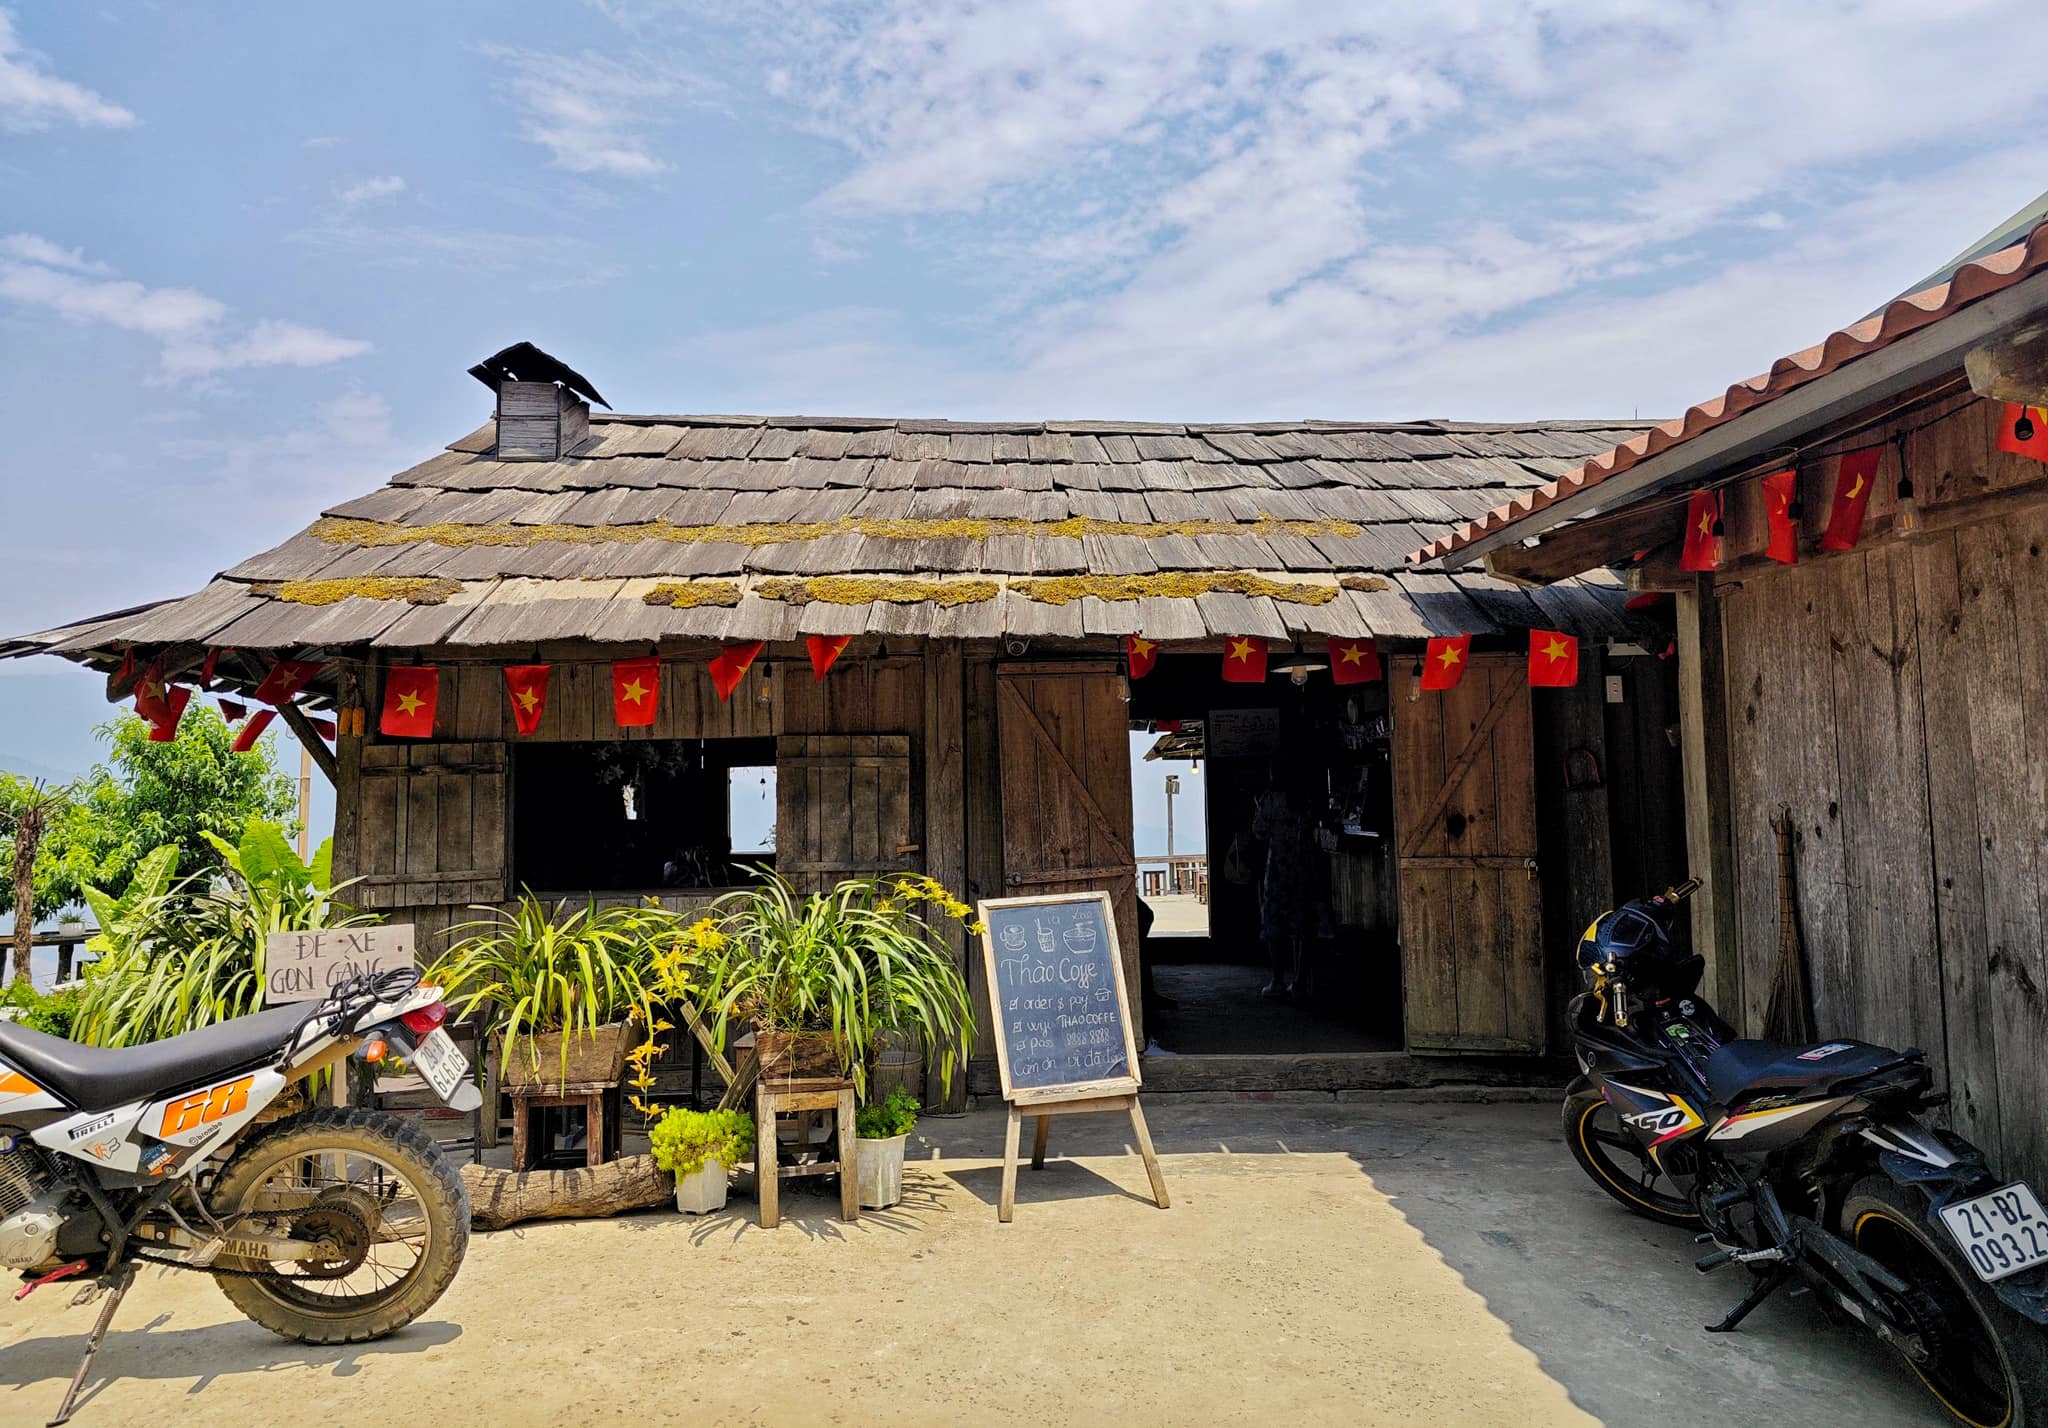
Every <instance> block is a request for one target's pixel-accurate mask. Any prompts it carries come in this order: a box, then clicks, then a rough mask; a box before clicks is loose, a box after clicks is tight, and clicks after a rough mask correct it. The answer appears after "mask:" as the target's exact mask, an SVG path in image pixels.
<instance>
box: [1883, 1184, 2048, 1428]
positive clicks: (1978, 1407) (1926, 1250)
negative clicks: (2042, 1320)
mask: <svg viewBox="0 0 2048 1428" xmlns="http://www.w3.org/2000/svg"><path fill="white" fill-rule="evenodd" d="M1925 1216H1926V1211H1925V1209H1924V1207H1923V1206H1922V1205H1921V1203H1920V1200H1919V1197H1918V1195H1916V1194H1912V1193H1910V1192H1908V1191H1906V1190H1902V1189H1901V1188H1900V1187H1899V1186H1897V1185H1896V1184H1894V1183H1893V1182H1892V1181H1891V1180H1890V1179H1889V1178H1888V1177H1886V1176H1883V1175H1870V1176H1866V1177H1864V1178H1863V1179H1862V1180H1859V1181H1857V1182H1856V1184H1855V1185H1854V1186H1853V1187H1852V1188H1851V1189H1850V1191H1849V1194H1848V1197H1847V1198H1846V1199H1845V1200H1844V1201H1843V1202H1842V1234H1843V1235H1844V1236H1845V1237H1846V1238H1847V1239H1848V1240H1849V1242H1850V1243H1851V1244H1853V1245H1855V1246H1856V1248H1857V1249H1859V1250H1861V1251H1863V1253H1865V1254H1867V1255H1869V1256H1870V1257H1871V1258H1872V1259H1874V1260H1876V1261H1877V1262H1878V1263H1879V1264H1881V1265H1883V1266H1884V1267H1885V1268H1886V1269H1888V1270H1890V1271H1891V1272H1892V1273H1893V1274H1896V1275H1897V1276H1898V1277H1899V1278H1901V1279H1903V1280H1905V1281H1906V1282H1907V1283H1908V1284H1911V1285H1912V1286H1913V1287H1914V1288H1915V1289H1917V1290H1919V1291H1921V1293H1923V1294H1925V1295H1926V1296H1927V1298H1928V1299H1929V1300H1931V1301H1932V1303H1933V1304H1934V1305H1935V1307H1936V1308H1937V1309H1938V1310H1939V1317H1938V1319H1937V1320H1936V1322H1935V1325H1934V1329H1935V1332H1934V1336H1933V1337H1934V1339H1935V1342H1934V1344H1933V1345H1932V1352H1931V1354H1930V1357H1929V1361H1928V1362H1927V1363H1924V1364H1916V1363H1914V1362H1913V1361H1912V1360H1911V1359H1908V1360H1907V1365H1908V1366H1909V1367H1910V1368H1911V1369H1912V1370H1913V1372H1914V1373H1916V1374H1918V1375H1919V1376H1920V1381H1921V1382H1922V1383H1924V1384H1926V1385H1927V1390H1928V1392H1930V1393H1932V1394H1933V1395H1934V1396H1935V1398H1936V1399H1938V1400H1939V1401H1940V1403H1941V1406H1942V1407H1943V1408H1946V1409H1947V1410H1948V1411H1949V1413H1950V1414H1951V1415H1952V1416H1953V1417H1954V1418H1955V1420H1956V1421H1957V1422H1958V1423H1967V1424H1969V1425H1971V1428H2048V1342H2044V1341H2043V1337H2042V1332H2041V1328H2040V1326H2039V1325H2037V1324H2034V1323H2031V1322H2030V1321H2028V1320H2026V1319H2023V1318H2021V1317H2020V1316H2019V1315H2018V1314H2016V1313H2014V1312H2013V1311H2012V1310H2011V1309H2009V1308H2007V1307H2006V1305H2005V1302H2004V1301H2003V1300H2001V1299H2000V1298H1999V1297H1998V1295H1997V1294H1996V1292H1994V1291H1993V1290H1992V1289H1991V1287H1990V1286H1989V1285H1987V1284H1985V1283H1984V1282H1983V1281H1982V1280H1980V1279H1978V1278H1977V1276H1976V1274H1975V1272H1974V1271H1972V1270H1971V1269H1970V1267H1969V1265H1968V1263H1967V1262H1966V1261H1965V1260H1964V1259H1963V1258H1962V1252H1961V1251H1960V1250H1958V1249H1957V1248H1956V1247H1955V1245H1954V1244H1953V1243H1951V1242H1949V1241H1948V1238H1947V1236H1946V1235H1945V1234H1943V1233H1942V1232H1941V1231H1940V1230H1938V1229H1937V1228H1935V1227H1934V1226H1931V1225H1929V1224H1928V1223H1927V1220H1926V1218H1925Z"/></svg>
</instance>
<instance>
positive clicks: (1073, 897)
mask: <svg viewBox="0 0 2048 1428" xmlns="http://www.w3.org/2000/svg"><path fill="white" fill-rule="evenodd" d="M1068 903H1094V904H1096V905H1098V906H1099V907H1100V908H1101V910H1102V927H1103V932H1104V934H1105V935H1106V936H1107V938H1108V947H1107V951H1108V958H1107V960H1108V964H1109V967H1110V977H1109V984H1110V986H1112V987H1113V988H1114V989H1115V992H1116V1007H1117V1012H1118V1019H1119V1021H1120V1022H1121V1024H1122V1026H1123V1046H1124V1060H1123V1064H1124V1066H1125V1067H1127V1068H1128V1072H1127V1074H1124V1075H1120V1076H1114V1077H1106V1078H1104V1079H1102V1080H1099V1081H1076V1082H1071V1083H1068V1084H1064V1085H1058V1086H1016V1085H1013V1084H1012V1083H1011V1078H1010V1048H1009V1044H1008V1042H1007V1040H1006V1039H1005V1037H1004V1034H1003V1005H1002V995H1003V994H1002V990H1001V988H1002V985H1003V980H1002V978H1001V977H1000V976H999V975H998V971H997V963H996V948H995V940H994V934H993V932H992V930H991V928H992V926H993V919H991V917H990V916H989V913H990V909H1002V908H1022V907H1033V908H1039V907H1057V906H1060V905H1061V904H1068ZM979 912H980V917H981V923H982V928H983V931H982V934H981V950H982V956H983V957H984V958H985V959H986V962H987V968H988V989H989V998H990V1001H991V1006H990V1011H991V1013H992V1014H993V1022H994V1026H995V1029H996V1034H995V1042H996V1067H997V1070H998V1071H999V1072H1000V1074H1001V1077H1002V1086H1003V1099H1004V1100H1005V1101H1007V1102H1008V1103H1009V1113H1010V1114H1009V1124H1008V1126H1007V1127H1006V1129H1005V1131H1004V1135H1003V1192H1002V1198H1001V1199H1000V1200H998V1201H997V1202H996V1219H997V1220H998V1221H1000V1222H1001V1223H1003V1224H1008V1223H1009V1222H1010V1220H1011V1219H1012V1217H1013V1216H1014V1215H1015V1214H1016V1210H1017V1148H1018V1142H1019V1140H1020V1138H1021V1135H1022V1131H1023V1126H1024V1118H1025V1117H1026V1116H1031V1117H1034V1118H1035V1119H1036V1120H1037V1122H1038V1125H1037V1127H1036V1129H1035V1130H1034V1132H1033V1134H1032V1137H1031V1168H1032V1169H1033V1170H1043V1169H1044V1168H1045V1143H1046V1140H1047V1138H1048V1136H1049V1134H1050V1133H1051V1130H1052V1118H1053V1117H1054V1116H1076V1115H1087V1114H1090V1113H1093V1112H1107V1111H1128V1112H1129V1113H1130V1117H1131V1134H1132V1136H1133V1137H1134V1138H1135V1139H1136V1140H1137V1142H1138V1154H1139V1155H1141V1156H1142V1157H1143V1158H1144V1161H1145V1174H1146V1176H1147V1177H1148V1178H1149V1179H1150V1180H1151V1182H1152V1203H1153V1204H1155V1205H1157V1206H1158V1207H1159V1208H1160V1209H1162V1210H1164V1209H1168V1208H1169V1207H1170V1204H1171V1202H1170V1201H1169V1200H1168V1198H1167V1194H1166V1177H1165V1176H1164V1175H1163V1174H1161V1173H1160V1170H1159V1157H1158V1156H1157V1155H1156V1154H1154V1153H1153V1150H1152V1133H1151V1131H1150V1130H1149V1129H1148V1128H1147V1127H1146V1125H1145V1113H1144V1111H1142V1110H1141V1109H1139V1107H1138V1048H1137V1046H1136V1044H1135V1042H1134V1040H1133V1038H1132V1036H1131V1003H1130V997H1129V994H1128V993H1127V992H1126V990H1125V988H1124V970H1123V955H1122V951H1121V949H1120V947H1119V946H1118V943H1117V936H1116V914H1115V909H1114V908H1113V907H1112V905H1111V903H1110V898H1109V894H1108V893H1105V892H1085V893H1061V894H1056V895H1052V896H1047V897H1012V898H989V899H985V900H984V901H983V902H982V903H981V904H980V908H979Z"/></svg>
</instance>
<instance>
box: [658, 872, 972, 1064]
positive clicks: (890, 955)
mask: <svg viewBox="0 0 2048 1428" xmlns="http://www.w3.org/2000/svg"><path fill="white" fill-rule="evenodd" d="M972 917H973V909H971V908H969V907H968V906H967V905H966V904H964V903H962V902H960V901H958V900H957V899H955V898H954V897H952V896H951V895H950V894H948V893H947V892H946V890H945V889H944V888H943V887H941V886H940V885H939V884H938V883H936V882H934V881H933V880H931V879H930V878H924V877H918V876H916V875H912V874H892V875H886V876H883V877H867V878H852V879H849V880H847V881H845V882H842V883H840V884H839V885H838V886H836V887H834V888H832V889H831V890H830V891H829V892H822V893H809V894H805V893H799V892H798V891H797V890H796V889H795V888H793V887H792V886H790V884H789V882H788V881H787V880H785V879H784V878H782V877H780V876H778V875H777V874H775V873H774V872H772V871H769V870H767V869H763V870H762V878H761V881H760V882H759V883H758V884H756V885H755V886H753V887H751V888H746V889H743V890H741V891H739V892H734V893H727V894H726V895H725V896H724V897H721V898H719V899H718V900H717V901H716V902H714V903H713V904H712V905H711V913H710V916H709V919H708V920H707V921H706V922H703V923H699V924H698V925H697V926H696V927H694V928H692V930H691V931H692V936H691V939H690V940H691V943H692V955H691V957H690V971H691V975H692V977H693V986H692V993H693V995H694V996H695V998H696V999H697V1002H698V1005H699V1006H701V1007H702V1008H703V1009H704V1011H705V1013H706V1014H707V1015H708V1016H709V1017H710V1018H711V1019H712V1028H713V1038H714V1040H715V1041H716V1042H717V1043H718V1044H720V1045H723V1044H724V1042H725V1038H726V1033H727V1030H728V1028H729V1026H730V1025H731V1023H732V1022H733V1021H734V1020H739V1021H743V1022H746V1023H749V1024H751V1025H752V1027H753V1029H754V1051H755V1055H756V1057H757V1058H758V1060H759V1062H760V1074H761V1078H762V1079H763V1080H764V1081H768V1082H789V1081H801V1080H806V1079H813V1078H836V1077H847V1078H850V1079H851V1080H852V1081H853V1083H854V1085H855V1088H856V1089H858V1090H861V1091H865V1089H866V1085H867V1068H868V1065H869V1062H870V1059H871V1056H872V1053H873V1049H874V1045H875V1040H876V1037H877V1035H878V1034H879V1033H881V1032H883V1031H887V1030H893V1031H902V1032H916V1033H917V1034H918V1035H919V1036H920V1037H921V1038H922V1040H923V1043H924V1045H926V1046H928V1047H932V1048H935V1050H936V1052H937V1054H938V1055H939V1057H940V1065H939V1074H940V1078H941V1080H942V1082H946V1083H950V1080H951V1077H952V1072H953V1063H954V1060H955V1058H956V1057H957V1056H959V1055H961V1054H963V1053H964V1052H965V1050H966V1047H967V1041H968V1038H969V1037H970V1036H971V1035H972V1034H973V1029H974V1010H973V1004H972V1002H971V1000H970V998H969V996H968V991H967V981H966V978H965V977H963V976H962V975H961V972H960V968H959V965H958V963H957V962H956V961H955V958H954V954H953V949H952V948H951V947H950V946H949V945H947V943H946V942H945V941H944V940H943V939H941V938H940V936H939V935H938V933H937V931H936V930H935V928H934V926H933V923H934V922H935V921H937V920H940V919H953V920H957V921H960V922H962V923H968V924H969V925H970V926H971V925H972V924H971V923H970V921H969V920H970V919H971V918H972Z"/></svg>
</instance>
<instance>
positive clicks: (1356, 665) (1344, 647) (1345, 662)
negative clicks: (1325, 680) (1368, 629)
mask: <svg viewBox="0 0 2048 1428" xmlns="http://www.w3.org/2000/svg"><path fill="white" fill-rule="evenodd" d="M1329 653H1330V682H1331V683H1332V684H1366V683H1369V682H1371V681H1372V680H1375V679H1378V678H1379V677H1380V673H1381V671H1380V647H1379V646H1378V645H1376V644H1374V643H1373V642H1372V641H1371V640H1340V639H1338V638H1336V637H1335V636H1334V635H1333V636H1331V638H1330V644H1329Z"/></svg>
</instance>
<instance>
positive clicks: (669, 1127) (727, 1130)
mask: <svg viewBox="0 0 2048 1428" xmlns="http://www.w3.org/2000/svg"><path fill="white" fill-rule="evenodd" d="M647 1140H648V1144H649V1146H650V1148H651V1149H652V1150H653V1152H654V1163H655V1165H656V1166H658V1167H659V1168H660V1169H662V1170H665V1171H667V1172H668V1173H669V1174H671V1175H673V1176H675V1178H676V1208H677V1209H678V1210H680V1211H682V1212H683V1213H684V1214H686V1215H704V1214H709V1213H710V1212H711V1211H713V1210H722V1209H724V1208H725V1192H726V1176H727V1175H728V1174H729V1173H730V1172H731V1171H732V1169H733V1167H734V1166H736V1165H738V1164H739V1163H740V1160H741V1159H742V1158H743V1157H744V1156H745V1155H746V1153H747V1147H748V1146H750V1145H751V1144H753V1140H754V1118H753V1117H752V1116H750V1115H748V1114H747V1113H746V1112H745V1111H723V1110H720V1111H688V1110H682V1109H680V1108H678V1109H676V1110H672V1111H667V1112H665V1113H663V1115H662V1117H661V1119H660V1120H658V1121H656V1122H655V1123H654V1124H653V1125H652V1126H650V1127H649V1128H648V1131H647Z"/></svg>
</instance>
